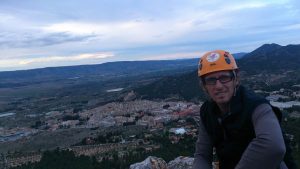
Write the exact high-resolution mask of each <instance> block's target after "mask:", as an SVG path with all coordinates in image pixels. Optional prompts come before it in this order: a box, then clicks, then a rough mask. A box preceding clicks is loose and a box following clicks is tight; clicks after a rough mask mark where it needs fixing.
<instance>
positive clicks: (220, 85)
mask: <svg viewBox="0 0 300 169" xmlns="http://www.w3.org/2000/svg"><path fill="white" fill-rule="evenodd" d="M215 87H216V88H220V87H223V84H222V83H221V82H220V81H219V79H218V80H217V81H216V84H215Z"/></svg>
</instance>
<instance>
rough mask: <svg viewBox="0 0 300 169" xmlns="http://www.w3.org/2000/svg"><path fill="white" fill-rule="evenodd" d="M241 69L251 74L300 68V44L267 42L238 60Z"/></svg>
mask: <svg viewBox="0 0 300 169" xmlns="http://www.w3.org/2000/svg"><path fill="white" fill-rule="evenodd" d="M238 64H239V67H240V68H241V70H245V71H248V72H249V73H251V74H256V73H261V72H266V71H273V72H278V73H279V72H282V71H287V70H298V69H299V68H300V66H299V65H300V45H287V46H280V45H278V44H265V45H262V46H261V47H259V48H257V49H256V50H254V51H253V52H251V53H248V54H246V55H245V56H244V58H242V59H240V60H239V61H238Z"/></svg>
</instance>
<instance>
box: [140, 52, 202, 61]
mask: <svg viewBox="0 0 300 169" xmlns="http://www.w3.org/2000/svg"><path fill="white" fill-rule="evenodd" d="M204 53H205V52H186V53H168V54H160V55H151V56H143V59H141V60H168V59H187V58H198V57H200V56H202V55H203V54H204Z"/></svg>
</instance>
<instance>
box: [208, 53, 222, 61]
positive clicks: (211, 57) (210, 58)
mask: <svg viewBox="0 0 300 169" xmlns="http://www.w3.org/2000/svg"><path fill="white" fill-rule="evenodd" d="M219 58H220V55H219V54H218V53H211V54H209V55H208V56H207V57H206V60H207V61H208V62H215V61H216V60H218V59H219Z"/></svg>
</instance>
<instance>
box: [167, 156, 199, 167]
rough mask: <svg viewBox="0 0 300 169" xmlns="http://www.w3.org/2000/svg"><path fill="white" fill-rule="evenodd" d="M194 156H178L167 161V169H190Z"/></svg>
mask: <svg viewBox="0 0 300 169" xmlns="http://www.w3.org/2000/svg"><path fill="white" fill-rule="evenodd" d="M193 161H194V158H191V157H183V156H179V157H177V158H175V159H174V160H172V161H170V162H169V163H168V169H191V168H192V167H193Z"/></svg>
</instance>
